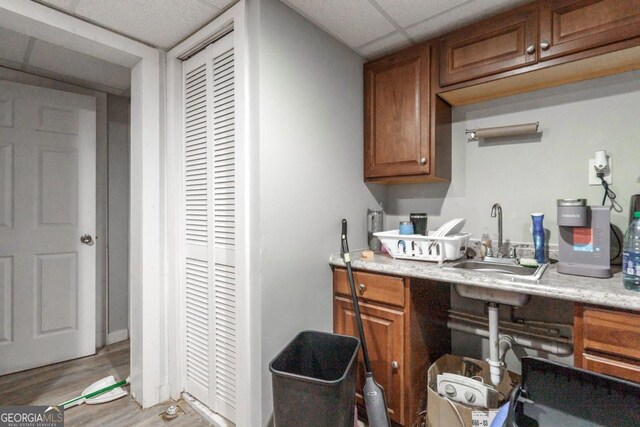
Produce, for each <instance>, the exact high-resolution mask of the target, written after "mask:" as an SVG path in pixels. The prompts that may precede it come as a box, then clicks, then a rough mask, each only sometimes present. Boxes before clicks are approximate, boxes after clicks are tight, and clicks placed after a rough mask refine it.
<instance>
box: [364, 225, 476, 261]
mask: <svg viewBox="0 0 640 427" xmlns="http://www.w3.org/2000/svg"><path fill="white" fill-rule="evenodd" d="M429 233H433V232H432V231H430V232H429ZM374 236H376V237H377V238H378V239H380V242H382V244H383V245H384V247H385V248H386V249H387V252H389V255H391V256H392V257H394V258H401V259H413V260H419V261H435V262H437V263H439V264H442V262H444V261H453V260H456V259H459V258H461V257H462V256H463V255H464V254H465V252H466V250H467V245H468V244H469V238H470V237H471V233H458V234H452V235H449V236H442V237H433V236H423V235H420V234H407V235H402V234H399V233H398V230H391V231H381V232H379V233H374Z"/></svg>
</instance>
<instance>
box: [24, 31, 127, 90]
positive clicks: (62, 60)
mask: <svg viewBox="0 0 640 427" xmlns="http://www.w3.org/2000/svg"><path fill="white" fill-rule="evenodd" d="M29 65H30V66H33V67H36V68H41V69H44V70H48V71H51V72H53V73H57V74H60V75H65V76H69V77H73V78H76V79H81V80H86V81H89V82H95V83H99V84H102V85H105V86H110V87H113V88H116V89H121V90H124V89H127V88H128V87H129V86H130V84H131V74H130V70H129V68H126V67H122V66H120V65H116V64H112V63H110V62H107V61H103V60H101V59H98V58H94V57H93V56H89V55H85V54H83V53H79V52H76V51H74V50H71V49H67V48H64V47H61V46H58V45H55V44H52V43H49V42H45V41H42V40H36V42H35V44H34V46H33V50H32V52H31V57H30V60H29Z"/></svg>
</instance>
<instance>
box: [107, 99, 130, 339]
mask: <svg viewBox="0 0 640 427" xmlns="http://www.w3.org/2000/svg"><path fill="white" fill-rule="evenodd" d="M129 117H130V106H129V98H123V97H120V96H115V95H108V97H107V129H108V132H109V150H108V155H109V221H108V230H109V248H108V249H109V250H108V254H109V272H108V273H109V306H108V307H109V313H108V316H109V317H108V318H109V325H108V333H109V334H110V340H113V339H118V338H122V337H126V335H127V330H128V329H129V147H130V143H129V142H130V141H129V122H130V120H129Z"/></svg>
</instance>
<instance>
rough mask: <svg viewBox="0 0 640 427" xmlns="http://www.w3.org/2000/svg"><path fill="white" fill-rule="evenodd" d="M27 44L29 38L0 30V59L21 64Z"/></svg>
mask: <svg viewBox="0 0 640 427" xmlns="http://www.w3.org/2000/svg"><path fill="white" fill-rule="evenodd" d="M28 44H29V36H26V35H24V34H20V33H16V32H15V31H11V30H6V29H4V28H0V58H2V59H8V60H9V61H13V62H22V61H23V60H24V54H25V52H26V50H27V45H28Z"/></svg>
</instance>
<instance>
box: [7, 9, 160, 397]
mask: <svg viewBox="0 0 640 427" xmlns="http://www.w3.org/2000/svg"><path fill="white" fill-rule="evenodd" d="M0 26H1V27H5V28H7V29H10V30H14V31H17V32H20V33H24V34H27V35H29V36H32V37H37V38H40V39H43V40H49V41H54V42H55V43H56V44H57V45H60V46H63V47H66V48H69V49H73V50H75V51H78V52H82V53H85V54H89V55H92V56H94V57H97V58H99V59H103V60H105V61H109V62H112V63H115V64H119V65H122V66H126V67H130V68H131V69H132V72H131V192H130V194H131V213H130V218H131V219H130V221H131V227H130V228H131V236H130V242H131V243H130V244H131V248H130V254H129V265H130V267H129V268H130V274H129V276H130V334H131V372H130V376H131V394H132V396H134V398H135V399H136V400H137V401H138V402H139V403H140V404H141V405H142V407H143V408H147V407H151V406H153V405H155V404H157V403H159V402H160V401H161V399H164V398H166V397H168V393H166V392H163V390H168V389H169V387H167V381H168V379H167V378H168V375H167V347H169V344H168V343H167V340H166V337H167V335H166V327H165V325H166V323H165V322H163V320H164V319H165V318H166V305H165V300H164V289H163V287H164V286H165V283H166V282H165V281H164V280H163V270H162V264H161V261H162V259H163V256H162V252H163V251H164V246H162V245H161V242H162V241H163V240H162V236H161V233H162V232H163V229H162V228H161V219H162V214H163V213H162V212H161V209H163V208H164V204H163V203H162V193H161V188H160V185H161V184H160V183H161V182H162V178H163V177H164V176H163V172H164V169H163V167H162V166H163V159H162V155H163V154H164V152H163V151H161V148H162V144H163V141H162V136H163V134H162V133H161V123H160V111H161V105H162V102H163V101H164V90H163V87H162V85H163V83H164V81H163V77H164V75H163V72H164V65H165V64H164V61H161V60H160V58H161V56H162V54H163V52H161V51H159V50H157V49H154V48H151V47H149V46H146V45H144V44H142V43H140V42H137V41H134V40H131V39H129V38H127V37H124V36H121V35H119V34H116V33H113V32H111V31H108V30H105V29H104V28H100V27H98V26H96V25H93V24H91V23H88V22H85V21H82V20H79V19H77V18H74V17H72V16H69V15H66V14H64V13H61V12H59V11H57V10H54V9H51V8H48V7H46V6H43V5H41V4H38V3H35V2H31V1H15V0H0ZM161 94H162V96H161ZM165 395H166V396H165Z"/></svg>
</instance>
